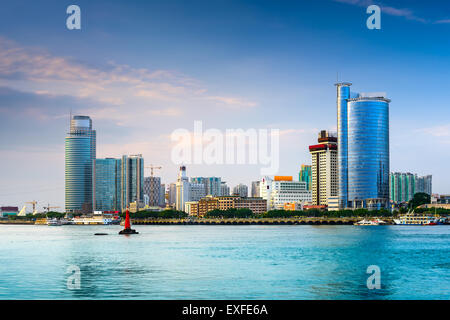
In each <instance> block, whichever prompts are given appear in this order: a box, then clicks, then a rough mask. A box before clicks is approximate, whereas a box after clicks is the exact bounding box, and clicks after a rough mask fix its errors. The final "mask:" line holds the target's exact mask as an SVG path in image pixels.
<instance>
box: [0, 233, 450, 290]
mask: <svg viewBox="0 0 450 320" xmlns="http://www.w3.org/2000/svg"><path fill="white" fill-rule="evenodd" d="M136 229H138V231H139V232H140V234H139V235H133V236H130V237H125V236H121V235H118V234H117V232H118V231H119V230H120V226H61V227H47V226H1V227H0V299H448V298H449V295H450V280H449V277H448V270H449V266H450V258H449V255H448V252H449V249H450V241H449V240H450V227H448V226H435V227H413V226H411V227H409V226H379V227H357V226H257V225H254V226H136ZM96 232H106V233H108V235H106V236H101V237H99V236H94V233H96ZM71 265H75V266H78V267H79V268H80V270H81V288H80V289H79V290H69V289H68V288H67V285H66V284H67V279H68V277H69V276H70V274H68V273H66V270H67V268H68V267H69V266H71ZM369 265H377V266H379V267H380V269H381V289H379V290H369V289H368V288H367V286H366V281H367V278H368V277H369V276H370V274H367V273H366V269H367V267H368V266H369Z"/></svg>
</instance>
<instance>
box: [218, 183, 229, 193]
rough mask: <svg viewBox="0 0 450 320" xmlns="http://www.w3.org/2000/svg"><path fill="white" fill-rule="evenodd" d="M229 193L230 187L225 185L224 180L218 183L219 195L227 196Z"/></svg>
mask: <svg viewBox="0 0 450 320" xmlns="http://www.w3.org/2000/svg"><path fill="white" fill-rule="evenodd" d="M229 195H230V187H229V186H227V183H226V182H225V181H222V182H221V183H220V196H229Z"/></svg>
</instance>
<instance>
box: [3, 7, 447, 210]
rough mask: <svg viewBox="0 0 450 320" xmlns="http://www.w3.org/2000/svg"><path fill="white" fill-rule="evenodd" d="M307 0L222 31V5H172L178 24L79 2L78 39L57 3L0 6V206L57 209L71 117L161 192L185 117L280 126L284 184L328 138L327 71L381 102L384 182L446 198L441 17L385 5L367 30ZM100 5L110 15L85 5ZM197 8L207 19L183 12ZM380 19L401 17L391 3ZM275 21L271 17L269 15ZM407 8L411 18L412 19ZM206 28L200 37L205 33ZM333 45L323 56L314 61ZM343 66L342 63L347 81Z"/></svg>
mask: <svg viewBox="0 0 450 320" xmlns="http://www.w3.org/2000/svg"><path fill="white" fill-rule="evenodd" d="M320 2H323V3H327V4H328V6H327V9H323V8H320V4H292V3H290V4H289V6H287V7H285V8H281V7H279V6H277V5H276V4H273V3H271V4H269V3H266V2H260V3H252V4H251V5H243V4H238V3H234V2H231V6H232V7H233V12H237V11H239V12H240V14H239V15H238V16H237V17H236V19H234V20H233V21H231V20H230V19H229V18H230V17H231V16H230V12H229V10H228V9H226V8H222V7H221V4H219V3H215V4H207V3H206V2H202V1H199V2H195V3H194V4H193V5H192V8H187V6H186V5H185V4H183V3H181V2H176V1H174V2H171V4H172V6H173V8H181V7H182V8H183V13H181V12H178V11H176V10H175V15H176V16H177V17H178V18H179V19H174V20H177V21H176V22H175V21H174V22H173V25H168V24H167V23H164V18H165V15H167V14H168V13H169V12H170V13H171V14H172V13H174V11H173V10H170V9H171V8H172V7H170V6H169V5H164V4H161V3H151V4H147V6H148V7H147V8H148V10H140V11H142V12H137V11H135V10H134V9H132V8H131V6H127V5H123V4H114V5H110V4H106V3H103V2H101V1H99V2H96V4H90V3H89V2H85V1H81V2H79V3H78V4H79V5H80V7H81V10H82V16H83V25H82V30H81V31H80V32H78V33H76V32H74V33H71V32H72V31H68V30H67V29H65V25H64V20H65V7H64V4H58V3H57V2H56V1H55V2H52V1H44V2H43V3H42V4H39V5H38V4H30V3H26V6H27V7H30V10H29V12H28V13H26V14H20V15H19V14H17V15H14V16H16V17H15V19H16V21H11V18H10V17H8V15H7V14H6V12H8V11H9V12H11V11H17V12H19V10H20V4H21V2H20V1H19V2H17V3H18V4H17V6H16V7H13V5H12V4H5V6H6V7H7V9H9V10H4V11H2V13H0V17H1V19H0V20H1V22H0V30H8V35H7V36H6V34H5V32H1V31H0V48H1V49H2V50H1V55H0V114H1V115H2V117H1V120H0V121H1V129H0V130H1V135H2V137H3V139H2V142H1V145H0V147H1V149H2V154H3V155H4V157H3V159H2V160H1V164H2V167H3V168H4V170H3V171H2V181H3V185H2V187H1V190H0V204H1V205H5V206H6V205H17V206H22V205H23V204H24V203H25V202H27V201H31V200H38V201H39V203H38V207H39V208H42V206H44V205H47V203H50V204H51V205H57V206H61V208H63V207H64V137H65V133H66V132H67V130H68V129H67V128H68V126H67V121H68V118H69V114H70V110H72V112H73V114H80V115H87V116H90V117H91V119H92V121H93V122H94V127H95V129H96V130H97V158H105V157H116V158H118V157H121V156H122V155H124V154H143V158H144V159H145V161H146V163H153V164H155V165H162V166H163V169H162V171H160V173H161V174H160V173H158V176H161V178H162V182H163V183H165V184H166V185H168V184H170V183H172V182H175V181H176V175H177V172H178V167H179V165H178V164H174V163H172V162H171V161H170V146H171V144H170V133H171V132H172V131H173V130H175V129H178V128H186V129H188V130H191V131H192V130H193V124H194V121H195V120H202V121H203V122H204V124H205V129H208V128H218V129H220V130H225V129H226V128H232V129H235V128H243V129H247V128H279V129H280V130H281V131H280V171H279V174H280V175H291V176H297V174H298V171H299V168H300V166H301V165H302V164H310V162H311V160H310V155H309V152H308V146H309V145H310V144H313V143H314V141H315V139H316V135H317V132H319V131H320V130H322V129H327V130H331V131H336V110H335V103H336V96H335V91H334V88H333V84H334V82H335V80H336V72H338V73H339V80H340V81H342V80H345V81H352V82H353V83H356V84H357V85H354V87H355V90H356V91H361V89H363V88H364V90H367V91H387V93H388V96H389V98H390V99H392V101H393V102H392V103H391V106H390V114H389V116H390V145H391V146H390V164H391V170H390V171H391V172H397V171H400V172H417V173H418V174H419V175H421V176H423V175H428V174H431V175H433V176H434V179H433V192H435V193H449V191H450V184H449V183H448V181H449V179H450V176H449V174H448V173H447V172H446V171H445V167H446V166H445V165H446V161H445V159H447V158H448V156H449V155H450V154H449V151H448V150H446V149H448V148H446V147H445V146H446V145H448V144H450V123H448V122H447V121H446V120H445V119H446V118H447V119H448V116H449V115H450V114H449V113H450V111H449V110H448V108H447V106H446V103H447V102H448V101H449V98H450V93H449V92H448V90H446V86H445V84H446V83H448V82H449V81H448V80H449V78H448V75H446V74H445V73H442V72H440V70H441V69H442V68H443V67H445V66H447V65H448V63H449V62H448V56H449V55H450V52H449V50H448V49H449V47H448V45H446V44H445V43H443V40H444V39H446V34H448V31H449V29H450V24H448V23H445V19H446V18H447V17H445V16H442V15H441V11H442V7H439V6H438V5H436V6H435V7H434V8H433V6H429V8H425V10H423V9H424V5H422V4H420V3H418V2H409V3H408V6H410V8H408V9H409V11H406V9H405V11H402V12H403V13H404V14H397V15H395V14H389V13H388V12H389V10H387V11H386V13H383V14H382V19H383V20H382V21H383V22H382V29H381V30H380V31H379V32H378V31H370V30H367V28H365V19H366V17H367V15H366V14H365V8H363V6H361V5H352V4H351V3H354V4H361V3H362V1H320ZM346 2H351V3H346ZM23 3H25V2H23ZM102 5H104V6H108V8H109V9H110V10H108V14H102V13H101V12H102V10H97V9H99V7H101V6H102ZM201 7H203V8H206V10H205V11H206V12H210V13H211V12H212V13H214V19H205V16H204V15H203V14H201V13H196V12H197V11H198V12H201V10H199V8H201ZM237 8H238V9H239V10H237V11H236V9H237ZM390 8H402V7H401V6H400V5H399V2H398V1H397V2H394V3H393V4H392V7H390ZM222 9H223V10H222ZM293 9H295V10H293ZM273 10H276V12H278V13H279V16H278V17H277V18H274V17H273V16H272V17H270V18H269V12H271V11H272V12H273ZM180 11H181V10H180ZM289 11H291V12H289ZM419 11H420V12H421V14H422V15H423V16H421V17H418V16H416V15H414V14H413V13H414V12H419ZM30 12H33V13H34V14H36V15H39V16H40V17H42V18H43V19H42V20H43V23H40V24H39V26H36V28H34V27H33V28H30V26H31V25H32V21H33V19H31V16H30ZM143 12H145V15H144V13H143ZM408 12H409V14H408ZM200 17H202V18H203V19H198V20H201V22H199V21H197V19H196V18H200ZM114 19H117V20H118V21H120V24H121V26H116V25H115V24H114V23H112V22H113V21H114ZM44 20H45V21H44ZM313 20H315V21H313ZM194 21H195V22H194ZM336 24H339V26H340V29H339V30H336V28H335V26H336ZM206 26H209V28H207V29H209V30H208V31H202V30H204V29H206V28H205V27H206ZM121 28H123V29H121ZM181 30H183V31H181ZM236 30H240V31H242V32H240V33H241V34H236V32H235V31H236ZM131 31H132V32H131ZM130 32H131V33H130ZM189 32H192V34H195V35H196V37H195V38H194V37H193V36H190V35H189ZM130 34H132V36H130ZM214 35H217V37H214ZM46 37H48V39H46ZM127 38H128V39H127ZM319 39H321V40H319ZM418 39H420V41H419V40H418ZM224 40H226V41H224ZM189 41H190V42H191V43H189V50H184V49H186V45H187V42H189ZM246 41H248V42H249V43H246ZM117 43H127V46H125V47H126V48H119V47H118V46H117ZM436 43H439V50H437V49H436ZM94 44H95V45H94ZM416 44H420V48H418V49H415V47H414V45H416ZM355 46H356V47H357V48H358V49H357V50H355V49H354V48H355ZM360 46H361V47H360ZM362 47H364V48H362ZM330 48H334V49H335V51H334V52H330V53H327V51H329V49H330ZM333 56H334V57H333ZM342 59H345V60H346V61H348V63H347V64H346V68H345V70H344V69H342V67H341V66H340V61H341V60H342ZM380 66H381V67H380ZM360 70H364V72H361V71H360ZM318 97H320V99H318ZM236 114H238V116H236ZM6 168H8V170H6ZM259 168H260V166H254V165H223V166H218V165H211V166H208V165H188V170H189V176H191V177H202V176H205V177H207V176H217V177H222V180H223V181H226V182H227V184H228V186H230V187H231V188H232V187H234V186H236V185H238V184H239V183H244V184H245V185H247V186H251V182H252V181H255V180H259V179H260V178H261V175H260V174H259ZM149 175H150V174H149V172H148V171H146V174H145V176H149Z"/></svg>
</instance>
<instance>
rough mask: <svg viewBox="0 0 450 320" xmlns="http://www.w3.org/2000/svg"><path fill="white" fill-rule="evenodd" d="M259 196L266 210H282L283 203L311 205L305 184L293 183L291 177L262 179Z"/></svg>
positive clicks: (309, 192) (309, 194)
mask: <svg viewBox="0 0 450 320" xmlns="http://www.w3.org/2000/svg"><path fill="white" fill-rule="evenodd" d="M260 194H261V197H262V198H263V199H265V200H266V201H267V210H276V209H283V208H284V204H285V203H292V202H298V203H311V200H312V199H311V191H308V190H307V189H306V182H303V181H293V179H292V176H275V177H274V178H273V179H272V178H270V177H264V178H262V180H261V183H260Z"/></svg>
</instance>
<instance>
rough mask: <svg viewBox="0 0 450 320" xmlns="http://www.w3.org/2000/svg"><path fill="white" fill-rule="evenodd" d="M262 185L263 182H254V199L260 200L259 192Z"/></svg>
mask: <svg viewBox="0 0 450 320" xmlns="http://www.w3.org/2000/svg"><path fill="white" fill-rule="evenodd" d="M260 183H261V181H259V180H258V181H253V182H252V197H253V198H258V197H260V196H261V194H260V192H259V184H260Z"/></svg>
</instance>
